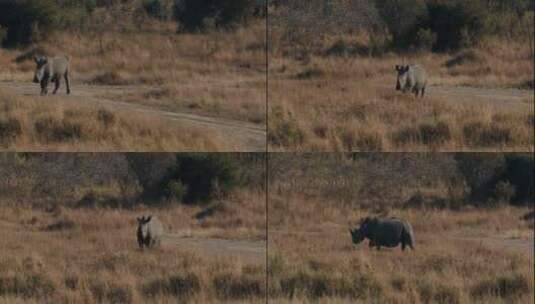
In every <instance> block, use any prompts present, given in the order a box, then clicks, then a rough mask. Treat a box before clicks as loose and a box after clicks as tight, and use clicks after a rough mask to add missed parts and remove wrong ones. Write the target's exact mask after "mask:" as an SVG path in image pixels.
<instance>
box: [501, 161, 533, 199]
mask: <svg viewBox="0 0 535 304" xmlns="http://www.w3.org/2000/svg"><path fill="white" fill-rule="evenodd" d="M505 163H506V168H507V169H506V173H505V179H506V180H507V181H508V182H509V183H511V185H513V186H514V188H515V193H514V197H513V203H516V204H521V203H528V204H529V203H533V202H535V187H534V185H535V158H534V157H533V156H530V155H522V154H510V155H507V156H506V157H505Z"/></svg>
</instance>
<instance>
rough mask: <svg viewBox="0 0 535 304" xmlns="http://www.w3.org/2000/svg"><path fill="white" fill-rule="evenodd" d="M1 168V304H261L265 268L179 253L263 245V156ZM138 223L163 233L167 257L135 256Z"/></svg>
mask: <svg viewBox="0 0 535 304" xmlns="http://www.w3.org/2000/svg"><path fill="white" fill-rule="evenodd" d="M0 168H1V169H2V172H3V174H2V177H0V184H1V187H0V189H2V191H1V193H0V209H1V212H0V214H1V215H0V227H1V228H2V229H1V230H2V232H1V234H2V235H1V237H0V240H1V241H0V243H1V244H0V245H1V246H2V248H3V249H2V255H1V257H0V301H1V302H3V303H42V302H43V301H45V302H54V303H74V302H76V303H79V302H84V303H176V302H177V301H178V302H181V303H199V302H206V303H235V302H247V303H263V302H264V301H265V290H266V289H265V286H266V281H265V278H266V276H265V264H264V263H257V262H251V261H250V260H247V259H245V254H244V256H242V255H241V254H235V255H232V256H228V255H227V256H224V255H223V256H218V255H217V253H218V252H222V251H223V249H224V248H218V250H217V251H216V252H214V251H203V250H197V249H195V248H189V247H184V246H182V247H180V246H178V245H177V242H178V243H179V242H180V241H181V240H186V241H187V240H195V241H196V242H199V243H202V242H203V240H214V239H215V240H221V242H225V241H229V242H232V241H242V242H245V241H251V242H253V241H254V242H260V243H262V242H263V241H264V240H265V238H266V236H265V231H266V230H265V229H266V227H265V225H266V222H265V157H264V155H262V154H233V155H230V154H165V153H158V154H150V153H149V154H132V153H126V154H121V153H113V154H106V153H97V154H72V153H66V154H64V153H53V154H50V153H45V154H39V153H18V154H2V155H0ZM189 170H195V171H201V170H202V171H203V172H204V173H205V174H203V175H198V176H191V175H190V174H189V172H190V171H189ZM223 179H224V180H223ZM174 184H182V185H183V186H182V193H183V195H184V197H183V199H182V198H180V197H179V196H178V195H177V194H178V192H177V191H176V186H173V185H174ZM200 193H202V194H203V195H206V196H198V195H199V194H200ZM141 214H145V215H148V214H151V215H152V216H155V217H158V218H159V219H160V220H161V221H162V222H163V224H164V227H165V231H166V234H167V238H168V239H164V241H163V243H162V245H161V246H160V247H156V248H151V249H145V250H141V249H139V248H138V245H137V240H136V227H137V226H136V225H137V223H136V217H138V216H140V215H141ZM264 244H265V243H264ZM261 261H265V253H264V254H263V257H262V258H261Z"/></svg>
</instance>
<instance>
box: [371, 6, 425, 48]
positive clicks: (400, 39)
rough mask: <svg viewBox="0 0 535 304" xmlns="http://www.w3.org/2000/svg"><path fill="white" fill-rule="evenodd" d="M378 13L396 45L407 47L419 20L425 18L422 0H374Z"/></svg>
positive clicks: (416, 29)
mask: <svg viewBox="0 0 535 304" xmlns="http://www.w3.org/2000/svg"><path fill="white" fill-rule="evenodd" d="M375 3H376V6H377V9H378V11H379V15H380V16H381V18H382V20H383V22H384V24H385V25H386V27H387V28H388V30H389V31H390V33H391V34H392V42H393V44H394V45H395V46H396V47H407V46H409V44H410V43H411V42H412V39H413V36H414V33H415V32H417V31H418V25H419V24H420V23H421V20H426V19H427V7H426V4H425V1H424V0H398V1H390V0H375Z"/></svg>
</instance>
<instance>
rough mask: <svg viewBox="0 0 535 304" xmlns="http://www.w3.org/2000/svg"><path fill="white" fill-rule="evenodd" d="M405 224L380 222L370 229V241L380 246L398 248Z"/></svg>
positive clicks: (391, 221) (392, 221) (397, 221)
mask: <svg viewBox="0 0 535 304" xmlns="http://www.w3.org/2000/svg"><path fill="white" fill-rule="evenodd" d="M402 232H403V223H402V222H401V221H399V220H394V219H387V220H378V221H377V222H376V223H375V225H374V226H373V227H370V239H372V240H373V241H375V242H376V243H377V244H379V245H383V246H397V245H398V244H399V242H400V241H401V235H402Z"/></svg>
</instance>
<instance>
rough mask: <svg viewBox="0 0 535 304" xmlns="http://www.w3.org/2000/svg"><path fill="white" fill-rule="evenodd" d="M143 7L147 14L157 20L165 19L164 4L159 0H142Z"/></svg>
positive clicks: (166, 15)
mask: <svg viewBox="0 0 535 304" xmlns="http://www.w3.org/2000/svg"><path fill="white" fill-rule="evenodd" d="M143 9H144V10H145V12H147V14H148V15H149V16H151V17H153V18H156V19H158V20H165V19H167V17H168V14H167V11H166V9H165V6H164V5H163V4H162V1H161V0H144V1H143Z"/></svg>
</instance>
